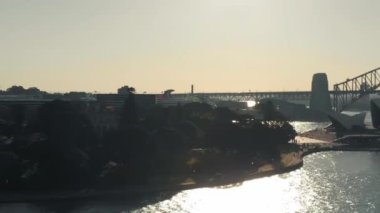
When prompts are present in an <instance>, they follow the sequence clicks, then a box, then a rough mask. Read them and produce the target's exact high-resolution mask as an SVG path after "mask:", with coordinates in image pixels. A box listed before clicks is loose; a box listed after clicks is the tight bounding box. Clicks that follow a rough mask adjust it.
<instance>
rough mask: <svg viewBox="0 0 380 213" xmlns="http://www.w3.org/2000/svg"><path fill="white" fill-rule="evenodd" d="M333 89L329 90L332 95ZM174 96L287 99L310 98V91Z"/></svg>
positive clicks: (228, 98) (183, 96)
mask: <svg viewBox="0 0 380 213" xmlns="http://www.w3.org/2000/svg"><path fill="white" fill-rule="evenodd" d="M333 93H334V91H330V95H333ZM172 96H174V97H178V98H187V97H191V96H196V97H200V98H209V99H218V100H233V101H248V100H261V99H265V98H277V99H282V100H289V101H302V100H310V97H311V91H282V92H220V93H219V92H215V93H193V94H191V93H175V94H172Z"/></svg>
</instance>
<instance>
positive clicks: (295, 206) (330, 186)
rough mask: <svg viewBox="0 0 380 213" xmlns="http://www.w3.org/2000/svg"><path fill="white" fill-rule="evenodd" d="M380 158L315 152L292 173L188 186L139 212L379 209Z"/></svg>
mask: <svg viewBox="0 0 380 213" xmlns="http://www.w3.org/2000/svg"><path fill="white" fill-rule="evenodd" d="M378 160H380V154H378V153H370V152H326V153H318V154H313V155H311V156H308V157H306V158H305V166H304V167H303V168H302V169H299V170H296V171H293V172H290V173H286V174H282V175H275V176H271V177H266V178H261V179H255V180H250V181H245V182H244V183H243V184H241V185H239V186H236V187H232V188H225V189H222V188H202V189H192V190H187V191H183V192H180V193H178V194H176V195H175V196H173V197H172V198H171V199H168V200H165V201H162V202H158V203H156V204H152V205H148V206H145V207H143V208H141V209H138V210H135V211H134V212H376V211H375V210H376V206H379V205H380V203H379V201H378V196H379V195H380V194H379V192H378V191H379V189H380V184H379V183H380V181H379V177H380V171H379V170H378V168H379V166H377V161H378ZM374 166H375V167H377V169H376V168H373V167H374ZM374 169H375V170H374Z"/></svg>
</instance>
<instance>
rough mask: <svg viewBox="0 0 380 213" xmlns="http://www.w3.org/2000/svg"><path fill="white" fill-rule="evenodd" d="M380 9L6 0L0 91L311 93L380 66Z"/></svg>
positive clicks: (210, 0)
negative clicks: (322, 76) (324, 80)
mask: <svg viewBox="0 0 380 213" xmlns="http://www.w3.org/2000/svg"><path fill="white" fill-rule="evenodd" d="M379 9H380V1H377V0H361V1H359V0H334V1H331V0H112V1H109V0H108V1H107V0H33V1H31V0H0V89H2V90H4V89H6V88H8V87H10V86H11V85H22V86H24V87H32V86H36V87H38V88H40V89H42V90H46V91H50V92H66V91H87V92H95V91H96V92H98V93H110V92H116V90H117V88H119V87H121V86H123V85H129V86H133V87H135V88H136V90H137V92H138V93H142V92H148V93H159V92H161V91H164V90H166V89H174V90H175V91H176V92H189V91H190V86H191V84H194V87H195V92H248V91H304V90H305V91H307V90H310V88H311V80H312V75H313V74H314V73H318V72H325V73H327V75H328V78H329V86H330V89H332V85H333V84H334V83H339V82H341V81H344V80H345V79H347V78H351V77H354V76H356V75H359V74H361V73H363V72H366V71H369V70H372V69H375V68H377V67H379V66H380V60H379V58H380V49H379V47H380V27H379V26H380V15H379V14H378V11H379Z"/></svg>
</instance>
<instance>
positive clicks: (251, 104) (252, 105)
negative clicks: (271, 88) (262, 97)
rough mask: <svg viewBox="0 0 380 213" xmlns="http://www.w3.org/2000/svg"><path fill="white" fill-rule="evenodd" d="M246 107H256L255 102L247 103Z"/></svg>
mask: <svg viewBox="0 0 380 213" xmlns="http://www.w3.org/2000/svg"><path fill="white" fill-rule="evenodd" d="M247 106H248V107H254V106H256V101H247Z"/></svg>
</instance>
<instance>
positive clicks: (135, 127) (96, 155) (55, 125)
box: [0, 91, 297, 191]
mask: <svg viewBox="0 0 380 213" xmlns="http://www.w3.org/2000/svg"><path fill="white" fill-rule="evenodd" d="M125 97H126V99H125V103H124V105H123V107H122V108H121V109H119V110H116V111H112V112H106V111H99V110H94V109H89V107H88V106H86V103H85V102H67V101H61V100H56V101H52V102H47V103H45V104H44V105H42V106H41V107H39V108H38V110H36V111H35V112H29V111H28V112H27V110H26V109H25V107H24V106H22V105H13V106H10V107H9V106H1V107H0V189H2V190H3V191H7V190H8V191H15V190H20V191H22V190H32V191H41V190H42V191H43V190H62V189H65V190H67V189H72V190H75V189H83V188H96V189H106V188H114V187H126V186H134V187H135V188H136V186H147V185H148V186H159V185H170V186H173V187H175V186H176V185H178V184H181V183H183V181H184V179H186V177H193V179H194V178H196V177H199V179H198V180H200V181H201V180H202V179H206V177H211V176H214V175H215V174H218V173H225V172H226V171H237V172H239V171H243V170H255V169H256V168H258V166H259V165H262V164H264V163H265V162H269V161H270V162H274V161H276V160H278V159H279V157H280V154H281V153H283V152H290V151H292V150H294V149H297V147H296V146H292V144H289V143H288V142H289V141H290V140H293V139H294V137H295V135H296V132H295V131H294V129H293V127H292V126H291V125H290V124H289V123H288V122H286V121H283V120H282V119H281V116H279V115H278V113H277V112H276V110H275V109H274V107H273V105H270V104H269V105H268V106H266V107H265V106H264V108H263V106H261V107H262V108H263V109H262V110H264V112H265V113H264V114H265V116H264V120H257V119H255V118H254V117H252V116H251V115H244V114H237V113H235V112H233V111H231V110H229V109H227V108H212V107H211V106H210V105H207V104H202V103H190V104H186V105H183V106H181V105H178V106H175V107H160V106H153V107H151V108H148V109H140V108H137V107H136V104H135V95H134V94H133V92H132V91H131V92H127V94H126V95H125ZM101 116H103V117H102V118H104V116H106V118H109V119H110V120H109V121H108V122H109V123H116V125H113V126H112V125H105V126H107V128H102V129H99V127H97V126H96V125H98V123H96V119H98V118H99V117H101ZM107 116H108V117H107ZM268 120H271V121H268ZM103 127H104V125H103Z"/></svg>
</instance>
